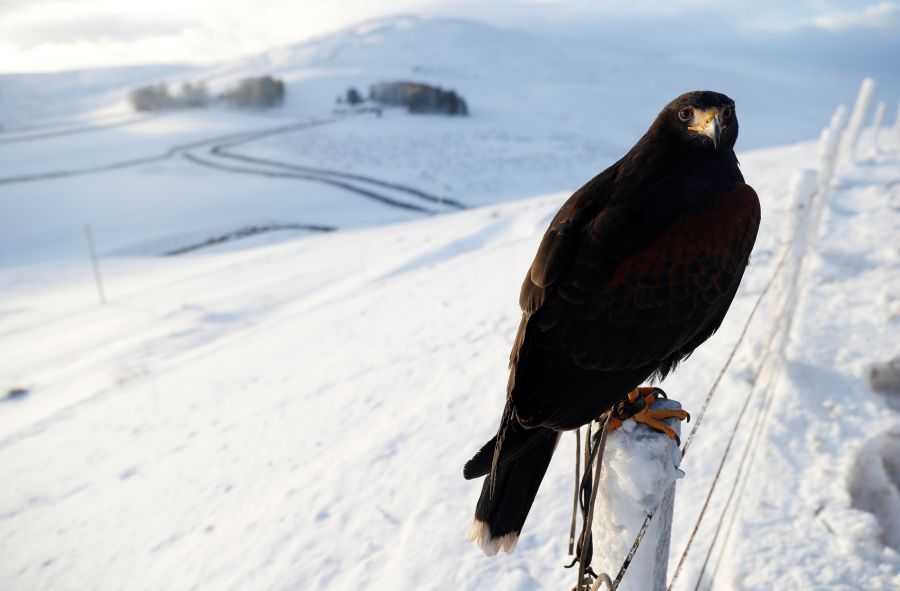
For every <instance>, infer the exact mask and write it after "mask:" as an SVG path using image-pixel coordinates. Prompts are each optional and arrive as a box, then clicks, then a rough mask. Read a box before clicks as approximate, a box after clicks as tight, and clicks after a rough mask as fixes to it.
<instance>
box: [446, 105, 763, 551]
mask: <svg viewBox="0 0 900 591" xmlns="http://www.w3.org/2000/svg"><path fill="white" fill-rule="evenodd" d="M737 136H738V121H737V115H736V113H735V109H734V101H733V100H731V99H730V98H728V97H727V96H725V95H724V94H719V93H717V92H710V91H697V92H689V93H686V94H683V95H681V96H679V97H678V98H676V99H675V100H673V101H672V102H671V103H669V104H668V105H666V107H665V108H664V109H663V110H662V111H661V112H660V114H659V116H657V118H656V120H655V121H654V122H653V124H652V125H651V126H650V129H649V130H648V131H647V133H646V134H644V136H643V137H642V138H641V139H640V140H639V141H638V142H637V144H636V145H635V146H634V147H633V148H632V149H631V150H630V151H629V152H628V153H627V154H626V155H625V156H624V157H623V158H622V159H621V160H619V161H618V162H616V163H615V164H613V165H612V166H610V167H609V168H607V169H606V170H605V171H603V172H602V173H600V174H599V175H597V176H596V177H594V178H593V179H591V180H590V181H589V182H588V183H587V184H586V185H584V186H583V187H582V188H581V189H579V190H578V191H577V192H576V193H575V194H574V195H572V196H571V197H570V198H569V200H568V201H566V203H565V204H564V205H563V206H562V209H560V210H559V213H557V214H556V217H554V218H553V221H552V222H551V223H550V227H549V228H548V229H547V233H546V234H545V235H544V238H543V240H542V242H541V245H540V247H539V248H538V251H537V255H536V256H535V257H534V262H533V263H532V264H531V268H530V269H529V270H528V273H527V274H526V276H525V281H524V283H523V284H522V291H521V295H520V296H519V304H520V306H521V308H522V321H521V324H520V325H519V332H518V334H517V335H516V339H515V343H514V344H513V349H512V354H511V356H510V376H509V384H508V387H507V402H506V408H505V409H504V412H503V416H502V418H501V424H500V428H499V430H498V432H497V435H496V436H495V437H494V438H493V439H491V440H490V441H488V442H487V444H485V445H484V447H483V448H482V449H481V451H479V452H478V453H477V454H476V455H475V456H474V457H473V458H472V459H471V460H470V461H469V462H468V463H467V464H466V466H465V470H464V475H465V477H466V478H477V477H479V476H485V475H488V474H489V477H488V478H486V479H485V482H484V485H483V487H482V491H481V497H480V498H479V500H478V505H477V507H476V509H475V522H474V523H473V526H472V529H471V531H470V539H472V540H473V541H476V542H478V543H479V545H480V546H481V547H482V549H484V550H485V552H487V553H488V554H493V553H495V552H496V551H497V550H505V551H508V552H509V551H512V549H513V548H514V547H515V544H516V541H517V540H518V536H519V532H520V531H521V529H522V525H523V524H524V522H525V518H526V517H527V515H528V511H529V510H530V509H531V505H532V503H533V501H534V497H535V495H536V494H537V490H538V487H539V486H540V483H541V479H543V477H544V473H545V472H546V470H547V467H548V466H549V464H550V458H551V457H552V455H553V450H554V448H555V446H556V443H557V440H558V438H559V436H560V432H561V431H566V430H570V429H575V428H577V427H580V426H582V425H585V424H587V423H588V422H590V421H592V420H594V419H597V418H598V417H599V416H600V415H601V414H603V413H604V412H606V411H607V410H609V409H610V408H612V407H613V406H614V405H617V404H618V403H620V402H621V401H623V400H627V399H631V400H634V399H636V398H637V397H638V392H639V390H638V386H639V385H640V384H642V383H643V382H645V381H646V380H652V379H661V378H663V377H665V376H666V374H668V373H669V372H670V371H672V370H673V369H674V368H675V366H676V365H678V363H679V361H681V360H682V359H684V358H686V357H687V356H689V355H690V354H691V352H693V351H694V349H696V348H697V347H698V346H699V345H700V344H701V343H703V342H704V341H705V340H706V339H708V338H709V337H710V336H711V335H712V334H713V333H714V332H715V331H716V329H717V328H718V327H719V325H720V324H721V323H722V320H723V319H724V318H725V314H726V312H727V311H728V307H729V306H730V305H731V302H732V300H733V299H734V295H735V293H736V292H737V289H738V286H739V285H740V282H741V277H742V276H743V274H744V269H745V268H746V266H747V263H748V261H749V258H750V251H751V250H752V249H753V244H754V241H755V240H756V233H757V230H758V229H759V221H760V208H759V200H758V199H757V196H756V193H755V192H754V191H753V189H752V188H750V187H749V186H748V185H746V184H744V178H743V176H742V175H741V172H740V170H739V168H738V161H737V158H736V157H735V154H734V143H735V141H736V140H737ZM640 392H641V393H643V390H641V391H640ZM660 412H661V411H652V410H644V411H642V412H641V416H640V417H637V418H639V419H641V420H643V421H644V422H647V423H651V424H652V423H656V426H658V427H661V425H660V424H659V423H658V422H656V421H655V419H659V418H665V417H666V416H672V415H671V414H659V413H660ZM669 413H671V411H669ZM675 416H678V418H684V416H686V413H682V412H680V411H679V412H678V413H677V414H676V415H675ZM669 433H670V434H672V435H673V433H671V431H670V430H669Z"/></svg>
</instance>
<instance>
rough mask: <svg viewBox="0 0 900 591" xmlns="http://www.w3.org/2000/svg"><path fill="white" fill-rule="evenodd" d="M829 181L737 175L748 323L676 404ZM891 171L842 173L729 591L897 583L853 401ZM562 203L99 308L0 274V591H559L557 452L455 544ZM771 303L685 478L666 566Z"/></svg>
mask: <svg viewBox="0 0 900 591" xmlns="http://www.w3.org/2000/svg"><path fill="white" fill-rule="evenodd" d="M882 139H883V142H882V144H883V145H885V146H887V145H890V144H889V142H894V141H895V140H894V139H893V138H892V137H890V136H889V135H888V134H887V133H885V134H884V137H883V138H882ZM894 145H895V146H896V144H894ZM816 159H817V156H816V147H815V145H814V144H798V145H796V146H792V147H787V148H778V149H769V150H762V151H753V152H746V153H744V154H743V155H742V162H743V168H744V172H745V175H746V176H747V178H748V179H749V180H750V182H752V183H753V184H754V185H755V186H756V188H757V190H758V191H759V193H760V195H761V196H762V201H763V207H764V222H763V228H762V230H761V232H760V240H759V243H758V245H757V248H756V250H755V252H754V256H753V261H752V264H751V267H750V269H749V271H748V276H747V278H746V279H745V282H744V285H743V287H742V290H741V294H740V295H739V297H738V299H737V301H736V302H735V305H734V308H733V313H732V315H731V316H730V319H729V320H728V321H726V323H725V325H724V327H723V329H722V330H721V331H720V332H719V334H718V335H717V336H715V337H714V339H713V340H712V342H710V343H709V344H708V345H707V346H705V347H702V348H701V349H700V350H699V351H698V352H697V353H696V354H695V355H694V356H693V357H692V358H691V360H690V361H689V362H687V363H685V364H684V366H683V367H682V369H680V370H679V371H678V372H677V373H676V375H675V376H673V377H672V378H671V379H669V380H667V382H666V383H665V384H663V386H664V387H665V388H666V389H667V390H668V391H669V392H670V393H671V394H673V395H675V396H677V397H678V398H679V399H680V400H681V401H682V402H683V403H684V404H685V406H686V407H687V408H689V409H696V407H697V406H698V405H699V402H700V400H701V398H702V395H703V393H704V392H705V391H706V389H707V388H708V385H709V382H710V380H711V378H712V376H713V375H714V374H715V372H716V371H717V369H718V367H719V366H720V365H721V364H722V362H723V360H724V358H725V356H726V354H727V351H728V349H729V347H730V345H731V344H732V343H733V342H734V341H735V339H736V337H737V334H736V333H737V332H738V330H739V328H740V324H741V322H740V319H741V318H743V317H744V316H745V315H746V314H747V312H748V309H749V307H750V305H751V303H752V301H753V299H754V297H755V295H756V294H757V293H758V292H759V290H760V289H761V288H762V286H763V285H764V284H765V283H766V282H767V280H768V279H769V277H770V275H771V273H772V272H773V265H774V261H775V259H776V255H777V253H778V252H779V250H780V248H781V246H782V239H783V237H784V235H785V234H784V232H785V231H786V229H787V227H788V226H787V224H788V223H790V222H789V221H790V219H791V216H790V215H788V213H789V212H787V211H786V210H785V208H786V207H788V203H789V201H788V199H789V195H788V192H789V191H788V186H789V179H790V177H791V176H792V174H793V173H795V172H796V171H797V170H798V169H799V168H801V167H809V166H814V165H815V162H816ZM898 165H900V162H898V158H897V150H896V147H895V148H893V150H892V151H891V152H890V154H889V155H888V154H885V155H881V156H878V157H875V158H872V159H869V160H867V161H865V162H863V163H862V164H860V165H858V166H855V167H851V168H845V169H843V170H842V172H841V173H840V175H839V178H838V179H837V189H836V190H835V192H834V193H833V196H832V199H831V202H830V203H829V204H828V208H827V210H826V212H825V217H824V222H823V226H822V228H821V233H820V237H819V242H818V246H817V247H815V251H814V252H810V253H808V256H809V257H813V259H812V260H814V261H815V264H814V266H813V274H812V276H811V278H810V284H809V285H808V289H805V290H804V291H803V295H802V298H801V299H800V301H799V303H798V309H797V321H796V323H795V326H794V328H793V330H792V332H791V335H790V349H789V360H788V361H787V363H786V365H785V366H784V368H783V371H782V372H781V374H780V378H779V379H778V380H777V382H776V388H775V391H774V403H773V406H772V411H771V418H770V419H769V422H768V425H767V428H766V430H765V437H764V439H763V440H762V441H761V442H760V443H759V444H758V446H759V453H758V461H757V462H756V463H755V465H754V468H753V475H754V476H753V478H752V479H750V480H749V483H748V485H747V490H746V494H745V496H744V499H743V501H742V503H741V509H740V511H739V513H738V520H737V522H736V528H737V529H736V530H735V532H734V534H732V535H731V537H730V540H731V541H730V544H729V545H728V546H727V551H726V552H725V553H724V555H723V557H722V563H721V565H718V566H720V568H718V572H717V579H716V581H717V584H716V587H715V588H721V589H768V588H772V587H773V586H780V585H784V584H786V582H788V583H787V584H789V586H791V587H792V588H797V589H813V588H816V589H824V588H829V589H855V588H864V589H895V588H896V587H897V585H898V583H900V579H898V574H897V573H898V569H900V556H898V553H897V548H896V547H895V548H893V549H892V548H889V547H886V546H883V545H882V542H881V541H880V540H879V536H880V537H881V539H882V540H888V541H889V540H892V539H893V540H895V539H896V535H897V534H896V530H894V531H892V532H888V531H881V530H883V528H885V527H889V526H890V524H891V521H890V520H891V519H893V520H894V521H893V523H894V524H896V515H897V507H896V504H895V505H894V507H893V508H891V507H889V506H888V508H887V509H886V510H887V511H892V513H886V514H879V515H872V514H869V513H866V512H864V511H862V510H860V509H859V508H858V507H859V506H860V503H864V502H865V501H864V500H861V499H863V498H864V497H865V496H866V495H867V494H872V491H867V490H866V489H865V486H866V485H865V484H864V482H865V481H864V480H861V476H860V475H861V474H868V473H870V472H872V471H876V472H877V470H878V468H877V466H878V462H880V461H884V462H885V465H886V466H890V465H892V464H891V462H893V459H892V458H893V457H894V454H895V453H896V446H897V444H896V437H897V435H896V432H897V429H898V428H900V427H898V425H900V423H898V418H897V415H896V414H895V413H893V412H891V411H889V410H888V408H887V406H886V404H885V402H884V401H883V400H881V399H879V398H878V397H877V396H875V395H873V394H872V393H870V392H868V391H867V389H866V386H865V382H864V380H863V374H864V369H865V367H866V365H867V364H868V363H870V362H872V361H877V360H881V359H882V358H884V357H885V356H887V355H888V354H890V353H896V338H895V336H896V329H897V322H898V317H897V307H896V306H897V301H898V298H900V284H898V282H897V278H898V273H897V271H898V261H900V257H898V254H897V251H896V244H891V243H886V242H884V237H886V236H892V235H896V232H897V228H898V219H900V218H898V215H900V213H898V210H897V186H898V184H897V183H898V180H900V178H898V174H897V171H898V170H900V166H898ZM564 197H565V195H564V194H557V195H553V196H548V197H543V198H538V199H532V200H527V201H519V202H514V203H510V204H506V205H502V206H495V207H488V208H483V209H478V210H474V211H467V212H460V213H454V214H451V215H445V216H441V217H437V218H434V219H428V220H422V221H416V222H413V223H407V224H399V225H391V226H384V227H380V228H375V229H368V230H360V231H354V232H343V233H339V234H333V235H324V236H317V237H311V238H308V239H304V240H299V241H292V242H289V243H285V244H280V245H273V246H268V247H259V248H248V249H245V250H241V251H237V252H220V253H219V252H207V253H205V254H195V255H187V256H183V257H176V258H169V259H156V258H110V259H106V260H104V262H103V264H104V273H105V276H106V282H107V291H108V296H109V300H110V303H109V304H108V305H106V306H98V305H97V304H96V302H95V295H94V292H93V286H92V284H91V280H90V276H89V273H88V269H87V268H86V266H85V263H83V262H82V261H70V262H55V263H44V264H42V265H30V266H20V267H14V268H6V269H3V270H2V271H0V285H2V286H3V287H2V288H3V293H4V298H3V309H2V315H0V334H2V339H3V343H4V349H5V351H6V353H5V362H4V364H3V366H2V370H0V371H2V373H0V376H2V383H3V384H4V385H8V386H10V387H12V386H18V387H22V388H27V389H28V390H29V391H30V394H28V395H26V396H23V397H21V398H17V399H10V400H7V401H5V402H3V403H2V404H0V449H2V455H3V457H4V461H3V462H2V464H0V471H2V475H0V477H2V480H3V482H4V483H5V485H4V486H3V487H2V489H0V540H2V542H0V546H2V547H3V548H4V551H3V553H4V559H3V560H2V561H0V581H2V583H3V584H2V587H3V588H5V589H51V588H52V589H68V588H84V587H90V588H96V589H121V588H125V587H127V588H146V589H159V588H168V589H188V588H200V589H247V588H254V589H263V588H274V589H350V588H358V587H359V586H360V585H362V586H364V587H366V588H368V589H412V588H427V589H473V590H474V589H562V588H566V587H565V585H566V584H569V585H571V581H570V579H571V571H566V570H564V569H563V568H562V567H561V565H562V563H563V561H564V552H565V543H566V535H567V531H568V525H567V523H568V521H567V520H568V513H567V512H568V507H569V503H568V499H569V498H570V497H569V495H570V494H571V491H570V488H569V487H570V480H571V474H570V470H571V466H570V464H571V462H570V457H571V454H572V445H573V444H572V441H571V439H570V438H569V437H565V438H564V439H563V442H562V444H561V446H560V449H559V450H558V451H557V456H558V457H557V459H556V461H555V462H554V464H553V465H552V467H551V472H550V474H549V476H548V478H547V479H546V481H545V483H544V486H543V487H542V490H541V493H540V495H539V497H538V500H537V503H536V506H535V508H534V510H533V516H532V517H531V518H530V519H529V522H528V524H527V527H526V531H525V533H524V536H523V538H522V540H521V542H520V544H519V546H518V548H517V549H516V552H515V554H513V555H511V556H508V557H507V556H502V557H498V558H494V559H487V558H485V557H484V556H482V555H481V553H480V552H479V551H478V550H477V549H476V548H475V547H473V546H471V545H468V544H466V543H465V532H466V529H467V527H468V522H469V519H470V517H471V511H472V506H473V503H474V501H475V498H476V497H477V494H478V491H477V485H476V484H474V483H471V482H466V481H464V480H462V478H461V466H462V464H463V462H464V461H465V460H466V459H467V457H468V455H469V454H470V453H471V452H472V451H473V450H474V449H476V448H477V446H478V445H480V444H481V443H482V442H483V440H485V439H487V438H488V436H489V435H490V434H491V432H492V431H493V430H494V429H495V427H496V425H495V424H494V417H496V416H498V414H499V411H500V408H501V405H502V400H503V392H504V384H505V380H506V375H505V363H506V356H507V354H508V349H509V346H510V341H511V339H512V337H513V334H514V331H515V327H516V324H517V322H518V312H517V307H516V293H517V289H518V283H519V281H520V278H521V277H520V276H521V273H522V272H523V270H524V269H525V268H526V266H527V264H528V262H529V260H530V257H531V256H532V254H533V251H534V249H535V247H536V245H537V242H538V240H539V237H540V234H541V232H542V231H543V229H544V227H545V226H546V224H547V222H548V220H549V218H550V216H551V215H552V214H553V213H554V211H555V209H556V208H557V207H558V206H559V205H560V203H561V202H562V200H563V199H564ZM775 301H777V300H773V301H772V302H770V301H768V300H767V301H766V302H765V303H764V307H763V309H762V310H761V316H760V317H759V320H758V322H755V323H754V325H753V326H752V328H751V332H750V334H749V335H748V345H749V346H748V345H745V346H744V347H742V348H741V349H740V350H739V352H738V356H737V359H736V361H735V365H734V366H733V371H730V372H729V374H728V375H727V377H726V383H725V385H724V390H723V392H722V394H721V395H720V396H719V397H718V398H717V399H716V400H715V402H714V405H713V407H712V408H711V410H710V413H709V414H708V416H707V419H706V423H705V424H704V428H703V429H702V430H701V431H700V434H699V436H698V438H697V441H696V443H695V449H694V450H693V451H692V455H690V456H688V458H687V459H686V461H685V464H684V465H683V468H684V470H685V472H686V473H687V476H686V478H685V479H684V480H682V481H681V482H680V483H679V488H678V493H677V498H676V524H675V530H674V536H675V537H674V540H673V546H672V548H673V554H674V555H675V557H677V553H678V552H680V550H681V548H682V545H683V543H684V539H685V536H686V535H687V533H688V531H689V528H690V524H692V523H693V519H695V516H696V512H697V510H698V503H699V499H701V498H702V497H703V495H704V494H705V491H706V488H707V487H708V485H709V481H710V478H711V471H712V468H711V467H712V466H713V465H714V464H715V463H716V462H717V461H718V457H719V454H720V452H721V447H722V444H723V438H724V436H725V433H726V431H727V430H728V429H730V426H731V424H732V422H733V417H734V416H735V413H736V411H737V409H738V408H739V406H740V404H741V402H742V400H743V398H744V397H745V396H746V395H747V392H748V391H747V388H748V383H747V380H748V379H749V376H750V375H751V374H752V373H753V371H754V368H755V366H756V364H757V363H758V362H759V356H760V354H761V349H762V347H763V344H764V342H765V339H766V338H767V335H768V334H769V333H770V331H771V330H773V328H774V326H773V322H774V321H775V318H774V302H775ZM755 410H756V409H755V408H754V411H755ZM892 430H893V431H892ZM892 433H893V434H892ZM879 454H883V455H882V457H879ZM882 458H883V459H882ZM888 475H889V476H890V478H893V479H894V480H893V485H894V486H896V484H897V482H896V474H895V473H893V472H890V471H889V472H888ZM891 494H893V495H894V499H895V500H894V501H891V502H894V503H896V490H894V492H893V493H891ZM723 502H724V499H722V498H718V497H717V498H716V499H715V500H714V503H718V505H715V506H714V509H715V510H714V511H713V513H714V514H717V513H718V510H719V509H718V508H719V507H721V504H722V503H723ZM854 507H857V508H854ZM701 550H705V548H702V549H701ZM702 554H703V552H702V551H698V552H696V555H695V556H694V557H693V559H694V560H698V559H700V558H701V557H702ZM673 560H674V558H673ZM689 565H690V567H691V568H693V569H695V570H694V572H696V568H697V566H698V565H697V564H696V563H693V564H692V563H690V562H689ZM689 570H690V569H689ZM687 574H688V575H689V574H690V573H687ZM682 582H683V583H684V585H685V587H684V588H692V587H690V585H692V584H693V581H692V578H691V577H690V576H684V577H683V579H682Z"/></svg>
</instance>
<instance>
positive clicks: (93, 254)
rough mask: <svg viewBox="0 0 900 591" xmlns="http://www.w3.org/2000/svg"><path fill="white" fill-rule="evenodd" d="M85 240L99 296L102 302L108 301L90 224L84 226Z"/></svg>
mask: <svg viewBox="0 0 900 591" xmlns="http://www.w3.org/2000/svg"><path fill="white" fill-rule="evenodd" d="M84 240H85V242H87V247H88V255H90V257H91V267H93V269H94V284H95V285H96V286H97V296H98V297H99V298H100V303H101V304H105V303H106V293H105V292H104V291H103V277H102V276H101V275H100V263H99V262H97V249H95V248H94V233H93V232H91V226H90V224H86V225H85V226H84Z"/></svg>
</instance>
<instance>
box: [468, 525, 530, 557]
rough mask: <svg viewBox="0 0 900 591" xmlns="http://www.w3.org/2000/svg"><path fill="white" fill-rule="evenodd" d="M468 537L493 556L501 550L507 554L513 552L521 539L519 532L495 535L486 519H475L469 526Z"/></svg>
mask: <svg viewBox="0 0 900 591" xmlns="http://www.w3.org/2000/svg"><path fill="white" fill-rule="evenodd" d="M467 539H468V540H469V541H470V542H475V543H476V544H478V547H479V548H481V551H482V552H484V553H485V554H487V555H488V556H493V555H494V554H496V553H497V552H499V551H501V550H502V551H503V552H506V553H507V554H510V553H512V551H513V550H515V549H516V543H517V542H518V541H519V534H517V533H508V534H504V535H502V536H500V537H494V536H493V535H492V534H491V526H489V525H488V524H487V523H485V522H484V521H481V520H479V519H475V520H473V521H472V526H471V527H470V528H469V535H468V537H467Z"/></svg>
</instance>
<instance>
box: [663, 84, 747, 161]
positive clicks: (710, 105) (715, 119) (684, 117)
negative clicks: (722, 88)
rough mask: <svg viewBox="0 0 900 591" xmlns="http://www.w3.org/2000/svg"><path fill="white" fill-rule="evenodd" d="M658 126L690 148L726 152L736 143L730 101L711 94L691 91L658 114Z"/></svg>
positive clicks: (732, 104)
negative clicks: (701, 147) (690, 146)
mask: <svg viewBox="0 0 900 591" xmlns="http://www.w3.org/2000/svg"><path fill="white" fill-rule="evenodd" d="M658 122H659V123H660V124H662V126H663V128H665V129H666V130H668V131H669V132H670V133H672V134H675V135H676V137H678V138H679V139H680V140H681V141H683V142H687V143H688V144H689V145H692V146H704V147H708V148H709V149H711V150H720V149H729V150H730V149H733V148H734V142H736V141H737V136H738V120H737V113H736V112H735V110H734V101H733V100H731V99H730V98H728V97H727V96H725V95H724V94H721V93H718V92H713V91H711V90H695V91H694V92H686V93H684V94H683V95H681V96H679V97H678V98H676V99H675V100H674V101H672V102H671V103H669V104H668V105H666V107H665V108H664V109H663V110H662V112H660V114H659V118H658Z"/></svg>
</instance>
